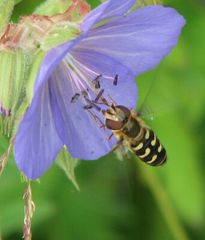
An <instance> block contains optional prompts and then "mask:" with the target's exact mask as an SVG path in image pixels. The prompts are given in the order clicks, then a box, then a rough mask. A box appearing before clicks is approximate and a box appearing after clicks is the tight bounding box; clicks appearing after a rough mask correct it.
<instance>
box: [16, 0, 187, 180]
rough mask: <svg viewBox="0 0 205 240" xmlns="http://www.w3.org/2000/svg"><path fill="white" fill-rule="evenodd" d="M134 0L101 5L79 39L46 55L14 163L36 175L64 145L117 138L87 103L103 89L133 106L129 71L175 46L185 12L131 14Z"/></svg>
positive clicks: (80, 150)
mask: <svg viewBox="0 0 205 240" xmlns="http://www.w3.org/2000/svg"><path fill="white" fill-rule="evenodd" d="M135 2H136V0H110V1H107V2H105V3H103V4H101V5H100V6H99V7H97V8H96V9H94V10H93V11H91V12H90V13H89V14H88V15H87V16H86V18H85V19H84V21H83V22H82V23H81V25H80V28H81V31H82V33H81V35H80V36H79V37H78V38H76V39H74V40H72V41H70V42H67V43H65V44H63V45H61V46H58V47H56V48H53V49H51V50H50V51H49V52H48V53H47V55H46V56H45V58H44V60H43V62H42V64H41V67H40V69H39V72H38V75H37V77H36V81H35V87H34V96H33V99H32V102H31V105H30V107H29V109H28V110H27V112H26V114H25V116H24V118H23V120H22V122H21V124H20V126H19V129H18V132H17V136H16V141H15V159H16V163H17V165H18V167H19V169H20V170H21V171H22V172H23V173H24V174H25V175H26V176H28V177H29V178H31V179H36V178H38V177H39V176H41V175H42V174H43V173H44V172H45V171H46V170H47V169H48V168H49V167H50V166H51V164H52V163H53V162H54V160H55V158H56V156H57V154H58V153H59V151H60V150H61V148H62V147H63V146H64V145H65V146H67V149H68V151H69V152H70V154H71V156H73V157H76V158H79V159H87V160H92V159H98V158H99V157H101V156H103V155H105V154H107V153H108V152H109V151H110V150H111V148H112V146H113V144H115V140H114V139H111V140H108V139H107V136H108V135H107V134H108V133H109V132H107V131H106V130H105V129H104V128H103V127H101V126H100V125H101V124H102V123H103V116H102V114H101V112H100V111H98V110H99V109H98V108H99V106H100V104H98V105H96V104H93V103H92V102H91V101H92V100H94V99H95V98H96V96H97V95H98V94H99V92H100V91H102V89H104V93H103V97H104V98H105V99H107V100H109V101H110V102H112V100H111V98H112V99H114V101H115V102H116V103H117V104H122V105H125V106H127V107H130V108H134V107H135V105H136V102H137V88H136V84H135V76H136V75H138V74H140V73H143V72H145V71H147V70H149V69H151V68H153V67H155V66H156V65H157V64H158V63H159V62H160V61H161V60H162V59H163V58H164V57H165V56H166V55H167V54H168V53H169V52H170V51H171V49H172V48H173V47H174V46H175V45H176V43H177V40H178V36H179V34H180V32H181V28H182V27H183V25H184V23H185V21H184V19H183V17H182V16H181V15H179V14H178V13H177V12H176V11H175V10H174V9H172V8H168V7H162V6H147V7H143V8H140V9H138V10H136V11H134V12H131V13H129V9H130V8H131V7H132V6H133V4H134V3H135ZM117 75H118V78H119V79H118V83H117V86H115V85H116V84H113V82H114V78H115V77H116V76H117ZM96 78H98V79H99V82H98V81H97V80H96ZM96 81H97V82H96ZM115 83H116V82H115ZM97 85H99V86H97ZM98 87H100V88H98ZM101 100H103V99H101ZM90 105H91V106H90ZM102 106H103V105H102ZM91 107H92V108H91ZM89 108H90V109H89Z"/></svg>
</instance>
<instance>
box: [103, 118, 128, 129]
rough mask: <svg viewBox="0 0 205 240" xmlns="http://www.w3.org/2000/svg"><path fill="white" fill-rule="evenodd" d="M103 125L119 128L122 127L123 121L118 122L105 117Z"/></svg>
mask: <svg viewBox="0 0 205 240" xmlns="http://www.w3.org/2000/svg"><path fill="white" fill-rule="evenodd" d="M105 125H106V127H107V128H108V129H111V130H120V129H121V128H122V127H123V125H124V123H123V122H120V121H114V120H111V119H106V121H105Z"/></svg>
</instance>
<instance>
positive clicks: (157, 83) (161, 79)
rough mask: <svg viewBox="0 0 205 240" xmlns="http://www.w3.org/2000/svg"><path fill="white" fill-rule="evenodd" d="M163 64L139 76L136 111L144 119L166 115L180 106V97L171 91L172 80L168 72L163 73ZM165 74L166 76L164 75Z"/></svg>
mask: <svg viewBox="0 0 205 240" xmlns="http://www.w3.org/2000/svg"><path fill="white" fill-rule="evenodd" d="M164 71H165V70H164V68H163V65H162V64H160V65H159V66H158V67H157V68H156V69H154V70H152V71H150V72H148V73H145V74H143V75H142V76H139V77H138V79H137V82H138V88H139V100H138V106H137V112H138V113H139V115H140V117H142V118H143V119H145V120H148V121H149V120H154V119H156V118H158V117H160V116H164V115H168V114H170V112H173V111H175V110H176V109H177V108H178V107H180V101H182V99H180V98H178V97H177V96H175V93H174V92H173V88H172V86H170V84H172V82H173V81H171V80H172V79H170V76H168V75H169V73H167V75H165V73H164ZM165 76H166V77H165Z"/></svg>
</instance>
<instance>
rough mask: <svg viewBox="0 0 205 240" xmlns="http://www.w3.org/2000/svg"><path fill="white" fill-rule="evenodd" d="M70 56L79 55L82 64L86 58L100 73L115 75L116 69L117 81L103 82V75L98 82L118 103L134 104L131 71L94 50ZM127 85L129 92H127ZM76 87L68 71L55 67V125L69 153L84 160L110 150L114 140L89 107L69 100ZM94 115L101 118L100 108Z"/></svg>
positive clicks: (53, 78) (134, 91)
mask: <svg viewBox="0 0 205 240" xmlns="http://www.w3.org/2000/svg"><path fill="white" fill-rule="evenodd" d="M73 56H74V57H75V58H77V60H78V57H79V60H80V61H82V63H83V64H85V63H84V61H87V62H86V67H90V66H91V67H92V68H91V69H95V70H99V71H100V72H101V73H102V74H107V75H108V74H109V76H115V74H116V71H117V73H118V74H119V77H120V81H119V84H118V85H117V86H113V80H111V79H110V80H107V82H106V83H104V82H105V81H103V80H104V79H103V80H102V82H101V85H102V88H104V89H105V92H106V93H109V94H110V95H111V96H112V97H113V98H114V99H115V100H116V99H117V101H118V100H119V103H120V104H126V105H128V106H131V107H134V106H135V104H136V99H137V97H136V96H137V93H136V92H137V91H136V84H135V81H134V76H133V74H132V73H131V72H130V71H129V70H128V69H126V68H125V67H124V66H122V65H119V64H118V63H116V62H115V61H111V58H109V57H105V56H104V57H102V55H98V54H97V53H91V52H87V53H85V52H83V53H82V52H81V53H76V54H75V55H73ZM96 59H98V61H96ZM67 71H69V70H67ZM104 71H105V72H104ZM73 78H74V77H73ZM81 83H82V80H81ZM128 89H129V91H130V92H129V93H128V92H126V91H127V90H128ZM76 91H77V90H76V89H75V88H74V86H73V84H72V80H71V79H69V75H67V74H66V72H65V71H62V69H61V68H59V69H56V70H55V72H54V74H53V75H52V79H51V93H52V96H53V101H52V110H53V112H54V116H55V121H56V128H57V130H58V133H59V136H60V137H61V139H62V141H63V142H64V143H65V144H66V146H67V148H68V151H69V152H70V154H71V155H72V157H76V158H80V159H87V160H93V159H98V158H99V157H101V156H103V155H105V154H107V153H108V152H110V151H111V149H112V146H113V144H114V143H116V140H115V139H114V138H112V140H108V137H109V135H110V133H111V132H110V131H105V130H104V129H103V128H100V126H99V124H98V123H97V122H96V121H95V120H94V118H93V115H91V113H90V112H89V111H88V110H85V109H83V104H82V101H81V100H80V99H79V100H78V101H77V102H75V103H72V102H71V98H72V97H73V96H74V95H75V94H76ZM90 91H91V90H90ZM90 91H89V92H90ZM127 94H129V99H127ZM99 114H100V115H101V117H100V116H99ZM94 115H95V116H97V117H98V120H100V121H103V122H104V117H103V115H102V113H101V112H100V113H94ZM103 122H102V123H103ZM102 123H101V124H102Z"/></svg>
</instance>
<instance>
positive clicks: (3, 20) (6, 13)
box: [0, 0, 15, 36]
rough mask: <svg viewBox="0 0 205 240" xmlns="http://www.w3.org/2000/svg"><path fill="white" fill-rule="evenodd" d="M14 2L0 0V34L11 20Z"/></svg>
mask: <svg viewBox="0 0 205 240" xmlns="http://www.w3.org/2000/svg"><path fill="white" fill-rule="evenodd" d="M14 4H15V1H14V0H0V36H1V35H2V33H3V32H4V30H5V28H6V26H7V24H8V22H9V20H10V16H11V14H12V11H13V7H14Z"/></svg>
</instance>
